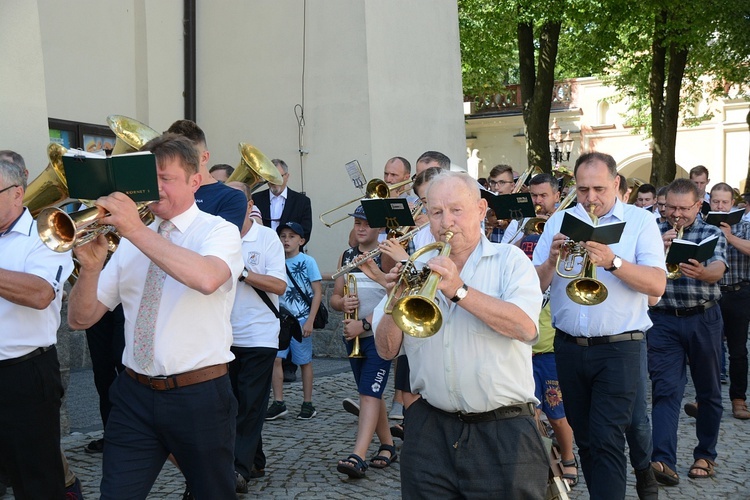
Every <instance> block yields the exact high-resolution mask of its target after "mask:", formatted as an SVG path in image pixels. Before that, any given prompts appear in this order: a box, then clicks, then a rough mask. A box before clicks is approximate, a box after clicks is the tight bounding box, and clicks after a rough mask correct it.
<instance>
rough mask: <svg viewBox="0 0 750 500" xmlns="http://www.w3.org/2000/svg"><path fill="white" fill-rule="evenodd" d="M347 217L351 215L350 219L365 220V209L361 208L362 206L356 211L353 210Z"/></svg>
mask: <svg viewBox="0 0 750 500" xmlns="http://www.w3.org/2000/svg"><path fill="white" fill-rule="evenodd" d="M349 215H351V216H352V217H356V218H357V219H363V220H367V216H366V215H365V209H364V208H363V207H362V205H360V206H358V207H357V208H356V210H354V213H353V214H349Z"/></svg>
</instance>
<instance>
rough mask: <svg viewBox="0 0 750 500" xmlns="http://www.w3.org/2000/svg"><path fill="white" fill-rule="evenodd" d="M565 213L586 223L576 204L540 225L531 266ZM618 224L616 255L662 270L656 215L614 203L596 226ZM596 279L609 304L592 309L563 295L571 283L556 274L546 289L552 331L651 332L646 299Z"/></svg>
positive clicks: (615, 282) (543, 256)
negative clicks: (621, 227) (620, 227)
mask: <svg viewBox="0 0 750 500" xmlns="http://www.w3.org/2000/svg"><path fill="white" fill-rule="evenodd" d="M565 212H571V213H572V214H574V215H577V216H578V217H579V218H580V219H583V220H590V219H589V216H588V214H587V213H586V210H584V208H583V206H582V205H580V204H576V206H575V207H573V208H569V209H567V210H563V211H560V212H557V213H555V214H553V215H552V216H551V217H550V218H549V219H548V220H547V223H546V224H545V225H544V232H543V233H542V235H541V237H540V238H539V243H537V246H536V248H535V249H534V258H533V262H534V265H535V266H539V265H541V264H543V263H544V261H545V260H547V257H548V256H549V251H550V245H551V243H552V238H553V237H554V236H555V235H556V234H557V233H559V232H560V227H561V226H562V220H563V217H564V215H565ZM621 221H625V229H624V230H623V233H622V237H621V238H620V241H619V242H618V243H615V244H614V245H610V248H611V249H612V251H613V252H614V253H615V255H617V256H619V257H620V258H621V259H622V260H626V261H628V262H631V263H634V264H638V265H643V266H649V267H658V268H659V269H665V260H664V245H663V244H662V240H661V235H660V234H659V228H658V227H657V226H656V220H655V219H654V215H653V214H652V213H650V212H647V211H646V210H643V209H641V208H639V207H636V206H634V205H625V204H624V203H622V202H621V201H620V200H617V201H616V202H615V205H614V206H613V207H612V209H611V210H610V211H609V213H607V214H606V215H604V216H602V217H601V218H600V219H599V223H600V224H605V223H611V222H621ZM579 270H580V266H579V265H576V266H575V267H574V268H573V270H572V271H571V274H572V273H575V272H577V271H579ZM596 278H597V279H598V280H599V281H601V282H602V283H603V284H604V285H605V286H606V287H607V291H608V292H609V295H608V298H607V299H606V300H605V301H604V302H602V303H601V304H597V305H595V306H582V305H579V304H576V303H575V302H573V301H572V300H570V298H568V296H567V294H566V293H565V287H566V286H567V285H568V283H570V280H569V279H565V278H561V277H560V276H558V275H557V273H555V274H554V276H553V277H552V283H551V285H550V287H551V292H550V307H551V309H552V324H553V325H554V326H555V328H558V329H560V330H562V331H564V332H566V333H568V334H569V335H573V336H577V337H601V336H606V335H616V334H618V333H622V332H627V331H631V330H639V331H642V332H645V331H646V330H648V329H649V328H650V327H651V319H650V318H649V317H648V297H647V296H646V295H645V294H643V293H640V292H637V291H635V290H633V289H632V288H630V287H629V286H628V285H626V284H625V283H623V282H622V281H620V279H619V278H618V277H617V276H615V275H614V274H613V273H609V272H607V271H605V270H604V269H602V268H601V267H597V268H596Z"/></svg>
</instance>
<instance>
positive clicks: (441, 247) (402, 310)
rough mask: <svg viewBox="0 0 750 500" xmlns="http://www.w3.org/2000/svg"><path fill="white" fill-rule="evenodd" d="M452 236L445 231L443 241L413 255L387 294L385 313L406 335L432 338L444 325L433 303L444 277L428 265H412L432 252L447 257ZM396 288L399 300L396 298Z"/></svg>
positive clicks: (437, 308) (425, 247)
mask: <svg viewBox="0 0 750 500" xmlns="http://www.w3.org/2000/svg"><path fill="white" fill-rule="evenodd" d="M452 237H453V233H452V232H450V231H447V232H446V233H445V241H436V242H434V243H430V244H429V245H425V246H423V247H422V248H420V249H418V250H417V251H416V252H414V253H413V254H412V255H411V256H410V257H409V260H408V261H406V264H404V267H403V269H401V273H400V274H399V277H398V281H397V282H396V285H395V286H394V287H393V289H392V290H391V293H390V294H389V295H388V300H387V301H386V303H385V307H384V312H385V313H386V314H390V315H392V316H393V321H394V322H395V323H396V325H397V326H398V327H399V329H400V330H401V331H402V332H404V333H405V334H407V335H411V336H412V337H417V338H426V337H431V336H433V335H435V334H436V333H437V332H438V331H439V330H440V328H441V327H442V326H443V315H442V313H441V312H440V308H439V307H438V306H437V304H435V295H436V294H437V290H438V285H439V284H440V280H442V279H443V277H442V276H440V275H439V274H438V273H435V272H432V271H431V270H430V268H429V267H428V266H424V267H423V268H422V269H421V270H417V268H416V266H415V265H414V263H415V261H416V259H418V258H419V256H420V255H422V254H424V253H426V252H431V251H433V250H438V251H439V252H440V253H439V254H438V255H439V256H445V257H447V256H448V255H450V252H451V245H450V239H451V238H452ZM399 289H400V290H401V291H400V292H399V293H400V298H398V299H396V292H397V290H399ZM394 300H395V303H394Z"/></svg>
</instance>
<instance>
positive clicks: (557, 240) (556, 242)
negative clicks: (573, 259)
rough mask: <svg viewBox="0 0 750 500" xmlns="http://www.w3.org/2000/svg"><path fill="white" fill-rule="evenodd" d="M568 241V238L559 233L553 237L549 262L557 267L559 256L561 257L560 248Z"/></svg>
mask: <svg viewBox="0 0 750 500" xmlns="http://www.w3.org/2000/svg"><path fill="white" fill-rule="evenodd" d="M567 240H568V237H567V236H565V235H564V234H562V233H557V234H556V235H555V236H553V237H552V243H551V244H550V246H549V257H548V258H547V260H548V261H550V262H552V265H554V266H556V265H557V256H558V255H560V248H561V247H562V246H563V244H564V243H565V242H566V241H567Z"/></svg>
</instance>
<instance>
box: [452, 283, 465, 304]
mask: <svg viewBox="0 0 750 500" xmlns="http://www.w3.org/2000/svg"><path fill="white" fill-rule="evenodd" d="M461 290H463V292H461ZM468 291H469V287H468V286H467V285H466V283H464V284H463V285H461V287H460V288H459V289H458V290H456V295H454V296H453V297H451V302H458V301H459V300H461V299H463V298H464V297H466V292H468Z"/></svg>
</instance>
